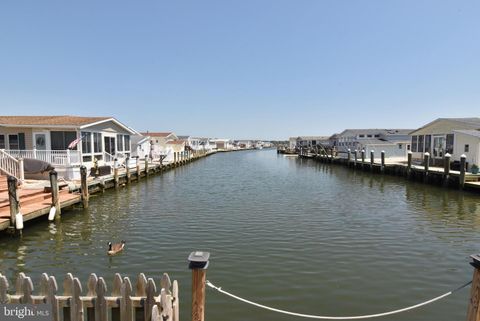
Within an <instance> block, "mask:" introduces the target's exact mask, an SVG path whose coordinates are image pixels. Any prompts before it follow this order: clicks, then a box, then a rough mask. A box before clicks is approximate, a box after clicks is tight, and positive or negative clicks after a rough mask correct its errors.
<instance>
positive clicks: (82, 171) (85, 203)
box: [80, 165, 90, 208]
mask: <svg viewBox="0 0 480 321" xmlns="http://www.w3.org/2000/svg"><path fill="white" fill-rule="evenodd" d="M80 181H81V191H82V205H83V208H88V199H89V198H90V195H89V193H88V185H87V168H86V167H85V166H83V165H82V166H81V167H80Z"/></svg>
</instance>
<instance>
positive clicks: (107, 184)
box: [0, 152, 215, 234]
mask: <svg viewBox="0 0 480 321" xmlns="http://www.w3.org/2000/svg"><path fill="white" fill-rule="evenodd" d="M212 154H215V152H210V153H207V152H201V153H182V152H178V153H175V155H174V160H173V161H172V162H166V163H164V162H161V161H152V160H150V159H148V158H145V159H138V158H137V159H136V161H135V164H134V165H132V164H131V163H130V162H126V164H129V165H125V166H121V167H120V166H115V167H114V168H113V169H112V170H111V171H110V174H106V175H102V176H98V177H95V176H87V172H86V169H84V170H83V171H81V172H82V179H81V180H80V181H68V182H67V181H61V180H59V179H58V178H57V174H56V172H54V171H52V172H50V182H48V181H34V180H32V181H28V182H26V183H25V184H23V185H21V186H20V185H19V183H18V182H17V181H16V180H15V179H14V178H11V179H9V178H7V176H4V175H2V176H0V232H1V231H9V232H10V233H13V234H14V233H16V231H19V230H20V231H21V230H22V229H23V223H25V222H28V221H31V220H33V219H36V218H39V217H42V216H46V215H48V216H52V217H49V219H50V220H53V219H57V220H58V219H60V216H61V212H62V210H63V209H68V208H69V207H72V206H75V205H79V204H81V205H82V206H83V207H85V208H87V207H88V199H89V195H90V194H94V193H102V192H104V191H105V190H106V189H112V188H120V187H122V186H126V185H128V184H131V183H132V182H138V181H140V180H141V179H145V178H148V177H149V176H153V175H158V174H161V173H163V172H165V171H168V170H172V169H174V168H177V167H179V166H183V165H186V164H188V163H190V162H193V161H196V160H198V159H200V158H203V157H207V156H210V155H212ZM52 208H54V212H55V213H53V214H52ZM18 214H20V215H21V218H19V217H18ZM18 219H20V220H21V223H19V222H16V220H18Z"/></svg>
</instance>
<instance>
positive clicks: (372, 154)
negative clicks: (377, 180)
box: [370, 150, 375, 172]
mask: <svg viewBox="0 0 480 321" xmlns="http://www.w3.org/2000/svg"><path fill="white" fill-rule="evenodd" d="M374 161H375V151H374V150H371V151H370V171H371V172H373V163H374Z"/></svg>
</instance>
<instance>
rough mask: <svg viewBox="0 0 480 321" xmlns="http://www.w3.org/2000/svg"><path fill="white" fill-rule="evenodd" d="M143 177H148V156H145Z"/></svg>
mask: <svg viewBox="0 0 480 321" xmlns="http://www.w3.org/2000/svg"><path fill="white" fill-rule="evenodd" d="M145 177H148V156H145Z"/></svg>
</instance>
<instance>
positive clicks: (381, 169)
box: [380, 150, 385, 173]
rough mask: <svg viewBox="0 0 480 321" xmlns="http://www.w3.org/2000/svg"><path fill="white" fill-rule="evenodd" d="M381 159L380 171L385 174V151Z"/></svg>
mask: <svg viewBox="0 0 480 321" xmlns="http://www.w3.org/2000/svg"><path fill="white" fill-rule="evenodd" d="M380 158H381V166H380V171H381V172H382V173H383V172H384V171H385V151H384V150H382V152H381V153H380Z"/></svg>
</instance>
